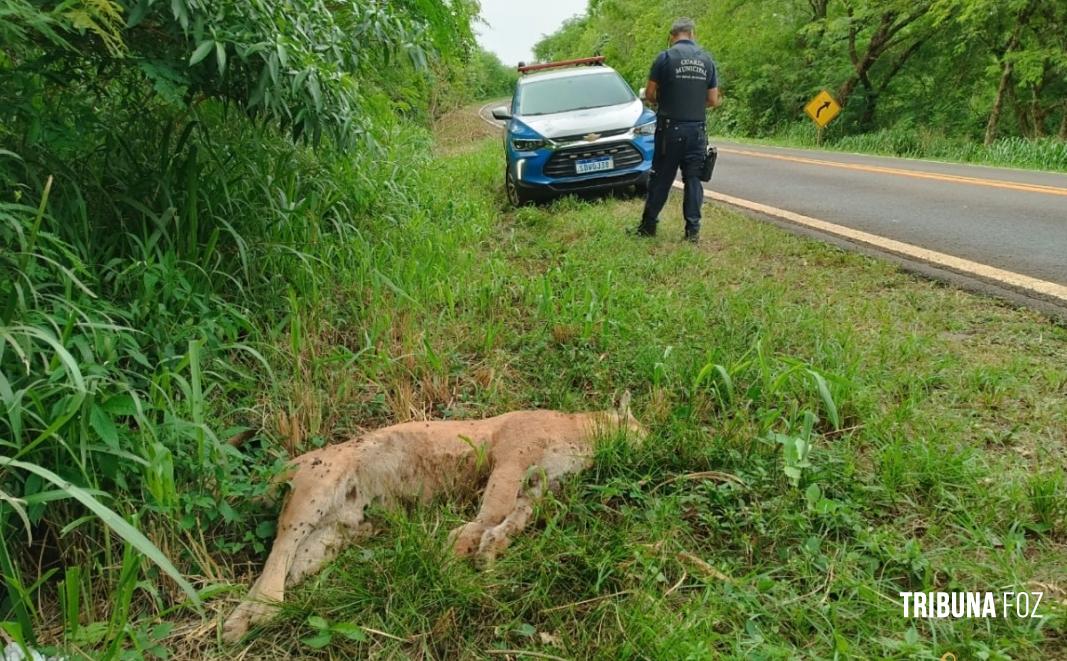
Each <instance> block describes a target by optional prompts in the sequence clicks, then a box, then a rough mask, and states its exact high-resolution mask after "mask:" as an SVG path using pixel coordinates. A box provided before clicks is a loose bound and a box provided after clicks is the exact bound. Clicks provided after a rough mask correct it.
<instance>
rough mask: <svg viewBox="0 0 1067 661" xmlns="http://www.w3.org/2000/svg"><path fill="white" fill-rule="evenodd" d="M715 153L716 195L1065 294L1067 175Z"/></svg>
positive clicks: (809, 154) (764, 152)
mask: <svg viewBox="0 0 1067 661" xmlns="http://www.w3.org/2000/svg"><path fill="white" fill-rule="evenodd" d="M713 144H716V145H718V147H719V150H720V156H719V161H718V163H717V165H716V168H715V178H714V179H713V180H712V182H711V183H709V184H708V185H707V188H708V189H710V190H713V191H716V192H720V193H725V194H726V195H730V196H733V197H736V198H740V199H744V200H752V201H755V202H759V203H762V204H765V205H769V206H772V207H776V208H779V209H785V210H789V211H793V212H795V213H799V214H803V215H805V216H810V217H813V218H818V219H820V220H824V221H829V222H831V223H835V224H838V225H842V226H845V227H849V228H853V229H856V230H860V231H863V232H869V233H871V234H875V235H878V236H883V237H888V238H891V239H895V240H897V241H901V242H905V243H908V244H911V245H915V246H920V247H923V248H927V249H929V250H934V251H937V252H940V253H944V254H947V255H952V256H956V257H962V258H964V259H967V260H971V261H974V262H977V263H979V264H984V265H989V266H992V267H995V268H997V269H1003V270H1007V271H1012V272H1015V273H1020V274H1024V275H1027V276H1030V277H1033V278H1038V279H1041V280H1046V281H1049V282H1053V283H1056V284H1060V285H1067V174H1053V173H1046V172H1032V171H1028V170H1014V169H1007V168H991V167H983V166H974V165H956V164H949V163H938V162H932V161H917V160H909V159H900V158H886V157H878V156H866V155H857V154H844V153H837V152H828V151H812V150H801V149H784V148H777V147H764V146H755V145H749V144H740V143H734V142H726V141H721V140H713Z"/></svg>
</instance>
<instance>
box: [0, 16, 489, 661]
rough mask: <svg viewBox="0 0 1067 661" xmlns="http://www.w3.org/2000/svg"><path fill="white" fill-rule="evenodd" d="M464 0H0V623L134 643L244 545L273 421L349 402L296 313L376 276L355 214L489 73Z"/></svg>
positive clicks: (250, 544) (194, 597)
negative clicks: (244, 439) (342, 0)
mask: <svg viewBox="0 0 1067 661" xmlns="http://www.w3.org/2000/svg"><path fill="white" fill-rule="evenodd" d="M476 12H477V5H476V4H474V3H470V2H465V1H463V0H456V1H454V2H451V3H448V5H447V6H445V5H442V4H441V3H439V2H430V1H425V0H410V1H406V2H396V3H390V4H389V5H388V6H385V5H379V4H371V5H367V4H365V3H347V4H342V5H336V4H334V5H330V6H329V7H327V5H326V4H324V3H322V2H321V1H320V0H306V1H301V2H295V3H293V2H285V3H280V2H252V3H250V2H245V1H244V0H241V1H234V2H212V3H204V2H200V1H198V0H174V1H173V2H167V3H164V2H152V1H151V0H131V1H129V2H112V1H108V0H103V1H97V2H87V3H82V2H62V3H46V2H26V1H25V0H5V1H3V2H0V17H2V18H0V98H2V99H3V100H4V102H3V104H2V107H0V575H2V577H3V582H2V585H0V622H3V624H2V628H3V632H4V633H3V636H2V638H0V640H4V641H6V640H11V639H13V640H15V641H18V642H20V643H21V642H25V643H29V644H32V643H34V642H35V641H46V642H62V643H63V644H64V645H65V646H69V647H70V648H71V649H73V650H81V651H85V652H86V653H87V654H90V655H91V656H103V657H107V658H113V657H116V656H119V655H128V654H133V655H136V654H137V651H138V650H139V651H140V652H150V651H151V650H153V649H155V646H156V644H157V641H158V640H160V639H162V638H165V637H166V636H167V635H168V634H167V631H168V629H167V625H159V627H156V626H154V623H153V624H151V625H150V624H145V623H146V622H150V621H151V619H152V618H156V617H163V616H170V617H173V616H174V615H176V614H178V613H182V612H184V609H187V608H188V609H196V608H200V605H199V604H200V603H201V602H202V601H203V600H204V599H207V598H208V597H209V596H211V595H212V594H217V593H218V592H217V589H218V586H219V585H220V579H222V578H224V577H226V576H228V575H230V574H231V571H230V568H229V566H228V565H229V564H230V563H231V562H235V561H240V560H242V559H244V558H246V557H252V555H258V554H259V553H261V552H262V551H263V550H264V548H265V545H266V544H267V543H269V540H270V539H271V538H272V536H273V531H272V526H273V522H272V518H273V512H268V513H265V512H262V511H260V510H259V509H257V508H256V506H255V505H253V504H251V501H252V499H253V498H254V497H255V496H256V495H257V494H259V493H261V492H262V489H263V486H262V484H263V479H264V478H265V477H267V476H269V475H270V474H271V473H272V472H273V471H274V470H275V469H276V468H277V467H278V466H279V465H281V464H282V463H284V461H285V459H286V457H287V456H288V455H287V452H286V451H285V450H284V448H285V447H286V445H285V444H284V443H275V442H273V441H276V440H278V439H279V437H278V436H277V434H278V431H279V430H280V429H288V430H292V435H290V436H289V437H288V440H287V442H288V443H289V445H288V448H289V449H290V450H297V449H300V448H304V447H306V445H307V443H310V442H317V443H322V442H323V436H324V434H325V430H329V432H330V434H331V435H332V434H334V433H339V426H338V425H337V424H336V422H337V421H338V420H346V421H347V420H357V419H359V418H358V417H357V416H350V415H349V414H350V413H351V411H349V410H346V409H345V408H344V407H343V406H341V404H340V401H339V398H335V401H334V402H332V403H330V404H329V405H327V404H326V398H325V397H324V396H323V397H312V395H313V393H312V391H310V390H307V389H306V383H307V382H308V380H310V379H311V378H312V375H311V374H309V373H307V372H306V371H305V370H306V369H307V368H308V365H307V363H306V362H305V357H306V356H305V345H306V343H307V342H309V341H310V338H309V337H307V334H308V332H309V330H308V329H312V330H311V332H314V333H318V332H325V331H324V328H325V327H324V326H322V325H321V324H320V323H319V320H320V316H319V315H323V317H322V318H334V319H337V320H343V319H347V318H352V317H353V316H358V317H359V318H364V317H367V318H372V317H373V316H374V312H373V310H374V309H375V308H376V307H380V305H381V304H380V303H379V302H378V301H376V300H375V299H374V298H366V299H364V298H363V296H364V295H365V294H369V293H370V292H372V291H377V292H379V293H381V292H387V294H386V296H387V297H391V296H393V293H392V292H394V290H396V287H397V285H396V284H394V283H395V282H401V283H402V282H403V278H402V277H398V276H397V275H396V274H394V273H393V272H392V269H393V268H399V267H400V266H401V265H400V263H399V262H393V261H392V260H390V259H389V258H388V257H386V256H385V254H387V253H388V252H389V251H390V250H394V249H396V248H397V246H396V245H393V244H380V243H378V242H377V241H375V239H374V238H373V236H372V235H370V234H368V233H369V232H370V231H371V229H372V228H371V221H372V220H373V222H374V223H384V224H394V225H402V224H410V225H411V226H413V222H414V220H415V219H417V218H418V217H420V215H422V214H425V213H427V211H426V206H425V205H423V204H422V203H421V201H420V199H419V198H418V195H419V192H418V191H417V190H416V188H415V186H414V182H415V176H416V175H415V173H416V172H418V171H419V168H420V164H422V163H424V162H425V161H426V160H427V159H428V158H429V157H430V152H431V149H432V143H431V140H430V135H429V132H428V131H427V129H426V125H428V124H429V122H430V120H431V119H432V118H434V117H435V116H436V114H438V113H440V112H444V111H446V110H447V109H449V108H451V107H454V106H455V105H456V104H457V103H458V102H459V100H460V99H463V100H467V99H470V98H471V97H472V96H474V95H476V94H498V93H499V92H500V90H501V89H502V88H503V87H506V86H507V76H508V75H509V74H508V73H507V72H505V71H503V70H502V68H501V67H500V66H499V63H498V62H496V60H495V59H494V58H492V57H489V56H486V55H484V54H480V53H479V52H478V51H477V49H476V48H475V47H474V46H473V41H472V36H471V31H470V23H471V21H472V20H473V17H474V15H475V14H476ZM431 91H432V92H433V93H432V94H431ZM380 251H385V252H384V253H382V252H380ZM376 255H377V256H376ZM369 283H373V284H369ZM365 286H367V287H369V289H365ZM345 288H348V290H349V291H355V290H358V291H360V292H361V293H360V295H359V296H356V297H353V298H351V299H349V298H348V297H347V296H345V294H344V292H345ZM396 291H399V290H396ZM357 301H363V303H365V305H366V306H367V307H362V306H363V303H358V304H357ZM339 328H341V329H343V330H342V331H341V332H342V333H345V332H347V330H348V328H347V326H346V325H345V324H344V323H340V322H339ZM364 330H365V331H366V333H362V334H361V335H359V336H358V337H356V336H352V342H351V343H350V344H348V343H342V344H344V346H346V347H348V349H347V350H345V351H341V350H340V349H338V351H340V353H334V354H332V358H331V360H336V361H340V362H341V363H344V362H345V361H353V360H357V359H358V360H363V359H366V358H367V357H369V356H370V355H371V354H372V353H374V352H369V351H368V350H367V349H366V345H367V344H369V345H370V346H371V347H373V346H374V344H375V343H376V342H379V341H380V337H379V332H381V329H380V328H379V329H378V330H375V328H372V327H367V328H365V329H364ZM346 387H352V386H351V385H347V386H346ZM359 394H360V396H364V395H366V396H368V397H373V396H374V393H371V392H369V391H368V390H367V389H366V388H365V387H364V389H362V390H360V393H359ZM311 402H316V403H315V404H314V406H312V404H311ZM352 405H353V406H354V405H355V403H354V402H353V403H352ZM359 408H360V410H361V411H364V412H366V411H367V410H368V408H367V407H364V406H360V407H359ZM326 411H328V413H326ZM315 416H318V417H315ZM248 429H254V430H260V429H262V430H264V432H263V434H264V436H263V438H264V439H265V442H264V443H263V444H261V445H256V444H255V443H252V445H251V447H250V448H249V449H248V450H246V451H245V453H243V454H242V453H240V452H238V451H237V450H236V449H235V448H234V447H233V445H231V444H230V443H228V442H227V441H228V440H229V439H232V438H235V437H236V438H240V437H241V436H240V435H241V434H242V433H243V432H245V431H246V430H248ZM295 430H300V431H301V432H302V433H304V434H306V436H297V435H295V434H296V431H295ZM268 440H269V442H267V441H268ZM257 448H260V449H257ZM167 575H169V576H170V578H167ZM183 576H184V578H183ZM173 579H177V580H173ZM197 591H200V592H199V595H198V593H197ZM213 591H214V592H213Z"/></svg>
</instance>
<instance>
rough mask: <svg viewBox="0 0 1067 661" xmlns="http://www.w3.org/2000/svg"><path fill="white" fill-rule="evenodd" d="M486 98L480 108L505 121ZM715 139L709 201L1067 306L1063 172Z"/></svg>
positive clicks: (1020, 296)
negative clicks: (715, 158)
mask: <svg viewBox="0 0 1067 661" xmlns="http://www.w3.org/2000/svg"><path fill="white" fill-rule="evenodd" d="M491 105H493V104H490V106H491ZM490 106H486V107H485V108H483V109H482V112H481V114H482V117H483V119H485V120H486V121H487V122H489V123H492V124H496V125H499V124H498V123H496V122H493V121H492V119H491V117H490V116H489V114H488V109H489V107H490ZM711 142H712V144H715V145H717V146H718V147H719V160H718V163H717V165H716V168H715V177H714V179H713V180H712V181H711V182H710V183H709V184H707V185H706V188H705V190H706V191H707V197H708V198H709V199H712V200H716V201H719V202H724V203H727V204H731V205H733V206H737V207H740V208H742V209H745V210H747V211H749V212H752V213H755V214H756V215H759V216H761V217H765V218H771V219H773V220H775V221H777V222H780V223H782V224H784V225H787V226H792V227H796V228H799V229H800V230H802V231H804V232H806V233H808V234H814V235H817V236H821V237H823V238H828V239H830V240H833V241H834V242H835V243H838V244H843V245H852V246H859V247H860V248H861V249H864V250H865V251H866V252H875V253H880V254H885V255H889V256H891V257H893V258H894V259H897V260H898V261H901V262H903V263H904V264H906V265H908V266H912V267H916V270H920V271H922V272H925V273H928V274H930V275H934V276H936V277H944V278H945V279H948V280H952V281H955V282H958V283H960V284H964V285H966V286H969V287H972V288H979V289H985V290H988V291H991V292H992V293H995V294H1000V295H1008V296H1009V297H1012V298H1015V299H1016V300H1021V301H1022V302H1024V303H1037V304H1038V305H1037V307H1044V308H1046V309H1048V307H1049V306H1050V305H1051V306H1052V307H1053V308H1055V311H1056V312H1058V313H1059V315H1063V314H1064V311H1065V310H1067V174H1055V173H1046V172H1035V171H1029V170H1016V169H1010V168H992V167H985V166H976V165H958V164H951V163H939V162H934V161H919V160H911V159H901V158H888V157H880V156H867V155H859V154H846V153H840V152H831V151H817V150H801V149H787V148H781V147H766V146H762V145H752V144H743V143H736V142H729V141H723V140H718V139H714V138H713V139H712V141H711ZM676 185H677V184H676ZM664 221H669V219H666V218H665V219H664Z"/></svg>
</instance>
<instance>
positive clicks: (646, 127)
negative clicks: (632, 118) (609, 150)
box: [634, 121, 656, 135]
mask: <svg viewBox="0 0 1067 661" xmlns="http://www.w3.org/2000/svg"><path fill="white" fill-rule="evenodd" d="M634 135H656V122H655V121H651V122H649V123H647V124H640V125H638V126H635V127H634Z"/></svg>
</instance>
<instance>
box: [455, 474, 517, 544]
mask: <svg viewBox="0 0 1067 661" xmlns="http://www.w3.org/2000/svg"><path fill="white" fill-rule="evenodd" d="M524 468H525V467H524V466H521V465H519V464H517V463H505V464H499V465H497V466H496V468H494V469H493V472H492V473H491V474H490V475H489V482H488V484H486V487H485V495H484V496H483V497H482V507H481V509H480V510H478V516H477V517H475V519H474V521H471V522H470V523H467V524H465V525H462V526H460V527H458V528H456V529H455V530H453V531H452V533H451V534H450V535H449V538H450V540H451V543H452V548H453V550H454V551H455V552H456V555H459V556H468V555H471V554H473V553H475V552H476V551H477V550H478V548H479V547H480V545H481V542H482V536H483V535H484V534H485V531H486V530H488V529H489V528H492V527H493V526H496V525H498V524H500V522H501V521H503V520H504V519H505V518H507V516H508V514H510V513H511V511H512V510H514V509H515V502H516V500H517V499H518V496H519V490H520V488H521V486H522V475H523V471H524Z"/></svg>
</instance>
